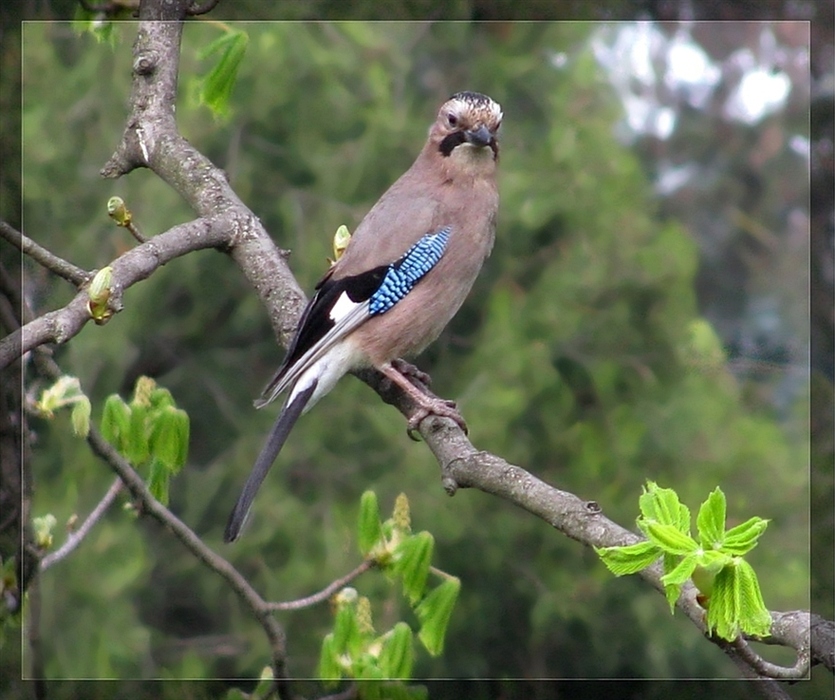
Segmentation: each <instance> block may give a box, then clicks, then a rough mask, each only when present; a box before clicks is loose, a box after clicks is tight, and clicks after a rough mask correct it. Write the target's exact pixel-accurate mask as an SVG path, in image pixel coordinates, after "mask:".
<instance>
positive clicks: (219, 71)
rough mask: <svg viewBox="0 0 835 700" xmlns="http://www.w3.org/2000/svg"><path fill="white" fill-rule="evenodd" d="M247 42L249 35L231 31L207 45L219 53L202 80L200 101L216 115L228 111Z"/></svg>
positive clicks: (224, 113) (221, 114)
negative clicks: (215, 61)
mask: <svg viewBox="0 0 835 700" xmlns="http://www.w3.org/2000/svg"><path fill="white" fill-rule="evenodd" d="M248 42H249V36H248V35H247V34H246V33H245V32H241V31H232V32H228V33H227V34H226V35H225V36H223V37H221V38H220V39H218V40H217V41H215V42H213V44H212V45H211V46H210V47H209V49H210V50H211V51H212V52H213V51H215V50H219V51H220V52H221V55H220V58H219V59H218V61H217V63H216V64H215V65H214V67H213V68H212V70H211V71H210V72H209V73H208V75H206V77H205V78H204V79H203V81H202V86H201V87H202V89H201V91H200V101H201V102H203V104H205V105H206V106H207V107H208V108H209V109H211V110H212V112H214V113H215V114H216V115H218V116H224V115H226V114H227V113H228V111H229V101H230V97H231V95H232V88H233V87H234V85H235V80H236V78H237V75H238V69H239V68H240V66H241V62H242V61H243V58H244V54H245V53H246V46H247V43H248ZM207 53H208V50H207Z"/></svg>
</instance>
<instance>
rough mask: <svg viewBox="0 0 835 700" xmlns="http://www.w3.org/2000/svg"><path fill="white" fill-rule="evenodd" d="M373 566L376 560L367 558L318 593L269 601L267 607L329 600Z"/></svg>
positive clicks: (294, 607)
mask: <svg viewBox="0 0 835 700" xmlns="http://www.w3.org/2000/svg"><path fill="white" fill-rule="evenodd" d="M372 568H374V560H373V559H365V560H363V562H362V563H361V564H360V565H359V566H358V567H357V568H356V569H354V570H353V571H351V572H350V573H347V574H345V576H343V577H342V578H338V579H336V580H335V581H333V582H332V583H330V584H329V585H328V586H326V587H325V588H323V589H322V590H321V591H319V592H318V593H314V594H313V595H309V596H307V597H305V598H299V599H297V600H288V601H287V602H284V603H267V608H268V609H269V610H300V609H301V608H309V607H310V606H312V605H316V604H317V603H321V602H322V601H324V600H327V599H328V598H330V597H331V596H332V595H333V594H334V593H336V592H337V591H338V590H339V589H341V588H344V587H345V586H347V585H348V584H349V583H351V581H353V580H354V579H355V578H358V577H359V576H361V575H362V574H364V573H365V572H366V571H368V570H370V569H372Z"/></svg>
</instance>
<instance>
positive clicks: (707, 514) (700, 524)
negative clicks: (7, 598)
mask: <svg viewBox="0 0 835 700" xmlns="http://www.w3.org/2000/svg"><path fill="white" fill-rule="evenodd" d="M725 507H726V505H725V494H724V493H722V490H721V489H720V488H719V487H718V486H717V487H716V488H715V489H713V491H712V492H711V494H710V495H709V496H708V497H707V500H706V501H705V502H704V503H702V505H701V507H700V508H699V514H698V515H697V516H696V528H697V529H698V531H699V541H700V542H701V543H702V547H704V548H705V549H714V548H716V547H718V546H719V545H721V544H722V540H723V538H724V536H725Z"/></svg>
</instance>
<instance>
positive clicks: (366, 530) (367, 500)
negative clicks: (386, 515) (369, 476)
mask: <svg viewBox="0 0 835 700" xmlns="http://www.w3.org/2000/svg"><path fill="white" fill-rule="evenodd" d="M357 530H358V536H357V540H358V542H359V548H360V552H362V554H364V555H367V554H368V553H369V552H370V551H371V550H372V549H373V548H374V545H376V544H377V543H378V542H379V541H380V539H381V537H382V535H383V532H382V525H381V523H380V507H379V505H378V504H377V494H375V493H374V492H373V491H366V492H365V493H363V494H362V498H361V499H360V513H359V523H358V527H357Z"/></svg>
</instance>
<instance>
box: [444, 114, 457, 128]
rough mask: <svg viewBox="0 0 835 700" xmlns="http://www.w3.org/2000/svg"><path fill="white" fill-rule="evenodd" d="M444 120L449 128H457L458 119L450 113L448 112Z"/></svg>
mask: <svg viewBox="0 0 835 700" xmlns="http://www.w3.org/2000/svg"><path fill="white" fill-rule="evenodd" d="M446 120H447V121H448V122H449V125H450V126H458V117H456V116H455V115H454V114H453V113H452V112H449V113H448V114H447V115H446Z"/></svg>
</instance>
